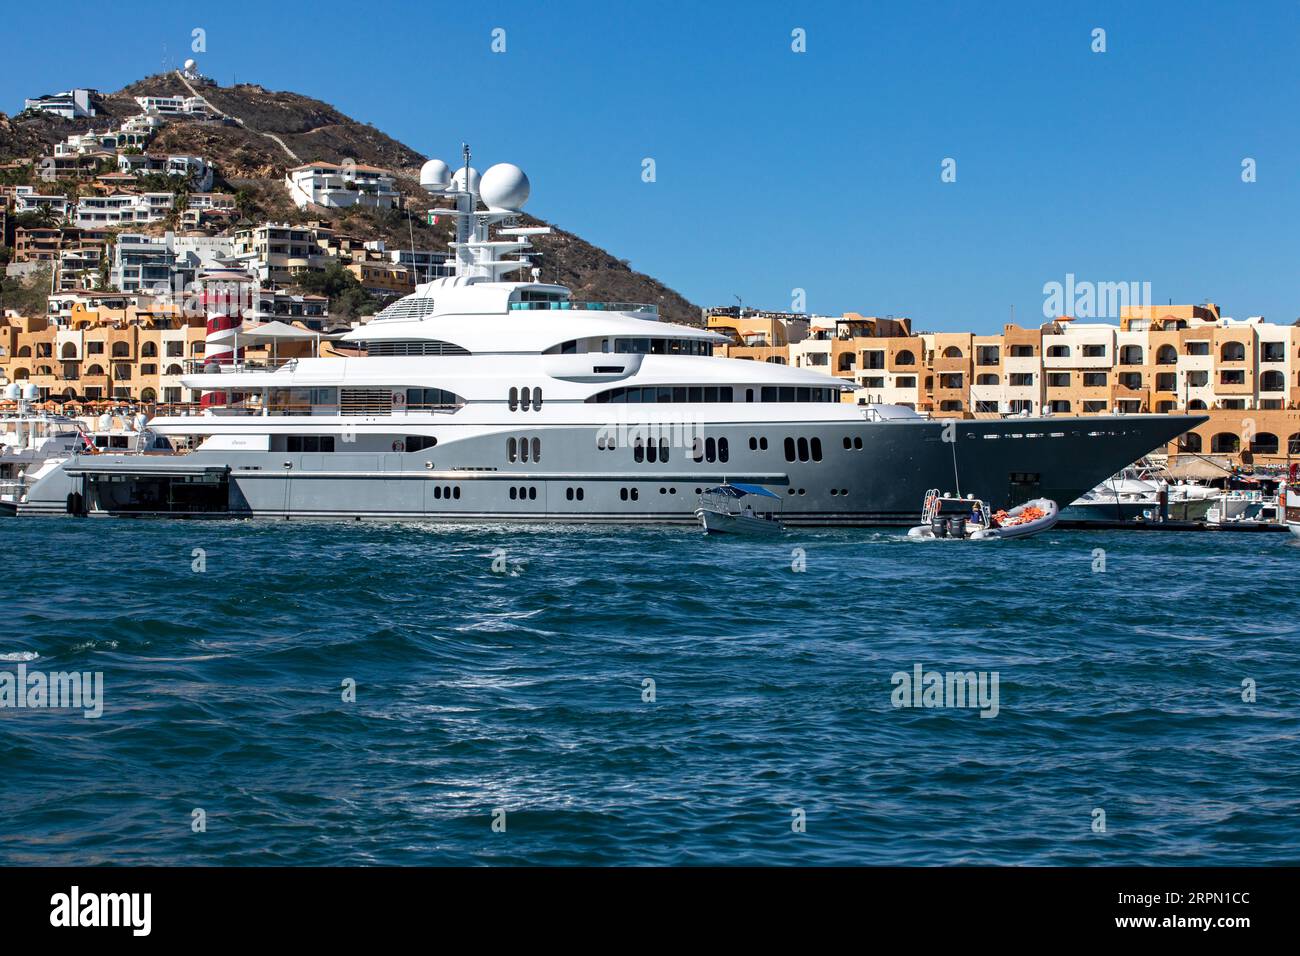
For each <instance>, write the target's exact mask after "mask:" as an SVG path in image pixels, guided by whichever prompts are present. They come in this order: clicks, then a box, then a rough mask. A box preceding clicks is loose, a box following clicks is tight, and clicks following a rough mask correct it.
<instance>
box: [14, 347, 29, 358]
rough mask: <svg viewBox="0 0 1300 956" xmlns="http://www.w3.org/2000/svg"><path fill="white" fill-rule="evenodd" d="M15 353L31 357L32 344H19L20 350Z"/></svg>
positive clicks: (21, 356) (19, 356)
mask: <svg viewBox="0 0 1300 956" xmlns="http://www.w3.org/2000/svg"><path fill="white" fill-rule="evenodd" d="M14 355H16V356H17V357H18V358H31V357H32V347H31V346H30V345H20V346H18V351H17V352H15V353H14Z"/></svg>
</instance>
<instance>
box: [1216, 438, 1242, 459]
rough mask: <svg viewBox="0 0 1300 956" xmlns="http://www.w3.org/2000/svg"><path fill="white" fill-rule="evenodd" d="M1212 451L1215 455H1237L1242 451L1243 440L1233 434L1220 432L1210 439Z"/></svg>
mask: <svg viewBox="0 0 1300 956" xmlns="http://www.w3.org/2000/svg"><path fill="white" fill-rule="evenodd" d="M1210 451H1211V453H1213V454H1215V455H1235V454H1236V453H1237V452H1239V451H1241V438H1240V437H1239V436H1238V435H1236V434H1234V433H1233V432H1219V433H1218V434H1217V435H1215V436H1214V437H1213V438H1211V439H1210Z"/></svg>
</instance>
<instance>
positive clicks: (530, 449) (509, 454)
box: [506, 436, 542, 462]
mask: <svg viewBox="0 0 1300 956" xmlns="http://www.w3.org/2000/svg"><path fill="white" fill-rule="evenodd" d="M506 459H507V460H509V461H512V462H514V461H541V460H542V440H541V439H540V438H528V437H527V436H524V437H523V438H518V439H516V438H514V437H510V438H507V439H506Z"/></svg>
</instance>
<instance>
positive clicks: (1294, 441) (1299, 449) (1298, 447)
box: [1286, 432, 1300, 455]
mask: <svg viewBox="0 0 1300 956" xmlns="http://www.w3.org/2000/svg"><path fill="white" fill-rule="evenodd" d="M1286 453H1287V454H1288V455H1300V432H1296V433H1295V434H1294V435H1292V436H1291V437H1290V438H1288V439H1287V440H1286Z"/></svg>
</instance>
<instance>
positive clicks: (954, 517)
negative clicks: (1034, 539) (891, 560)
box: [907, 488, 1061, 541]
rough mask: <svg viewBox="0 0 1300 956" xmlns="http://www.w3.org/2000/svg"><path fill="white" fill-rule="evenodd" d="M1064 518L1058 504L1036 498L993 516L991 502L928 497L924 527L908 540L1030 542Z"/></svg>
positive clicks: (934, 493)
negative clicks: (1009, 540) (1016, 539)
mask: <svg viewBox="0 0 1300 956" xmlns="http://www.w3.org/2000/svg"><path fill="white" fill-rule="evenodd" d="M1060 516H1061V510H1060V508H1059V507H1058V506H1057V504H1056V502H1055V501H1052V500H1050V499H1048V498H1035V499H1034V500H1032V501H1027V502H1025V503H1024V504H1021V505H1017V506H1016V507H1014V508H1012V509H1010V510H1008V511H998V512H994V511H993V510H992V509H991V508H990V507H989V505H988V502H986V501H981V500H979V499H978V498H976V497H975V496H974V495H970V496H967V497H964V498H963V497H961V496H960V495H950V494H940V493H939V490H938V489H937V488H935V489H931V490H930V491H929V492H927V493H926V496H925V502H924V503H923V504H922V505H921V524H919V525H917V526H916V527H914V528H911V529H909V530H908V532H907V536H908V537H909V538H915V539H919V540H927V541H933V540H936V539H952V540H964V541H989V540H994V539H998V538H1027V537H1029V536H1030V535H1034V534H1038V533H1039V532H1040V531H1046V530H1048V529H1049V528H1051V527H1053V526H1054V525H1055V524H1056V522H1057V521H1058V520H1059V518H1060Z"/></svg>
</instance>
